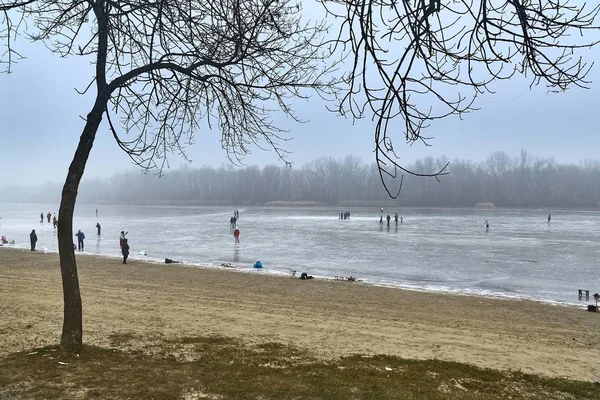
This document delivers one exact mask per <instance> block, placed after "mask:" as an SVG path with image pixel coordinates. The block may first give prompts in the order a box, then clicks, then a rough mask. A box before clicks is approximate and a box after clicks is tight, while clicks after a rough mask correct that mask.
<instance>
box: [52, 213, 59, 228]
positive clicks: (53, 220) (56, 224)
mask: <svg viewBox="0 0 600 400" xmlns="http://www.w3.org/2000/svg"><path fill="white" fill-rule="evenodd" d="M52 225H53V226H54V229H56V227H57V226H58V217H57V216H56V213H54V217H52Z"/></svg>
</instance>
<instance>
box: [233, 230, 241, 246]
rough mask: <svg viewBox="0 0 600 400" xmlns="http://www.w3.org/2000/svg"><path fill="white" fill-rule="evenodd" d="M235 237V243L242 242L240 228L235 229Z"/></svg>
mask: <svg viewBox="0 0 600 400" xmlns="http://www.w3.org/2000/svg"><path fill="white" fill-rule="evenodd" d="M233 237H234V238H235V244H239V243H240V230H239V229H236V230H235V231H233Z"/></svg>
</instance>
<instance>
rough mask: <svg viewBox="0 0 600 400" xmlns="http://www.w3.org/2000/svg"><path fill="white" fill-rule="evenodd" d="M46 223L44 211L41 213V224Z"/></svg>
mask: <svg viewBox="0 0 600 400" xmlns="http://www.w3.org/2000/svg"><path fill="white" fill-rule="evenodd" d="M43 223H44V213H41V214H40V224H43Z"/></svg>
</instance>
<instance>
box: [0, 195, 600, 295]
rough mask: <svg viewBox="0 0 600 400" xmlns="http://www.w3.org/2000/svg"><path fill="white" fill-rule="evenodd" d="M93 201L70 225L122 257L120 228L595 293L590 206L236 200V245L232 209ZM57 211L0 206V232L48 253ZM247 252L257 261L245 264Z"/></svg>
mask: <svg viewBox="0 0 600 400" xmlns="http://www.w3.org/2000/svg"><path fill="white" fill-rule="evenodd" d="M95 209H96V207H95V206H86V205H80V206H77V209H76V210H75V220H74V224H73V229H74V233H75V232H76V231H77V230H78V229H81V230H82V231H83V232H84V233H85V235H86V241H85V249H86V253H92V254H100V255H105V256H114V257H120V248H119V233H120V231H122V230H124V231H128V232H129V233H128V235H127V238H128V239H129V245H130V246H131V251H130V255H131V256H130V258H131V259H146V260H154V261H159V262H162V261H164V259H165V258H167V257H168V258H171V259H173V260H178V261H183V262H185V263H187V264H200V265H211V266H220V265H221V264H222V263H231V264H233V265H235V266H238V267H239V268H240V269H244V270H248V271H252V272H253V273H271V274H280V275H289V274H290V273H289V270H290V269H292V270H297V271H298V273H297V274H298V275H299V274H300V272H307V273H308V274H309V275H313V276H316V277H333V276H350V275H352V276H355V277H358V278H360V279H363V280H364V281H366V282H370V283H374V284H379V285H385V286H399V287H407V288H414V289H424V290H431V291H449V292H455V293H466V294H485V295H494V296H508V297H517V298H533V299H537V300H543V301H553V302H565V303H575V304H576V303H578V299H577V289H579V288H582V289H589V290H591V293H594V292H598V291H600V278H599V276H600V274H599V273H598V272H599V268H598V261H597V260H598V258H599V256H600V231H599V226H600V225H599V224H600V212H590V211H564V210H556V211H548V210H474V209H415V208H397V209H384V225H383V226H380V225H379V213H380V210H379V208H378V207H373V208H348V209H347V208H343V209H342V208H279V207H277V208H267V207H245V208H244V207H240V208H238V209H239V211H240V218H239V219H238V228H239V229H240V232H241V234H240V242H241V243H240V244H239V245H235V244H234V238H233V229H231V228H230V227H229V218H230V217H231V216H232V215H233V210H234V209H233V208H227V207H179V206H177V207H176V206H162V207H161V206H99V207H98V209H99V215H98V217H97V218H96V216H95ZM56 211H58V205H35V204H0V217H1V218H2V219H0V235H6V236H7V237H8V239H9V240H15V241H16V246H17V247H22V248H28V246H29V233H30V232H31V230H32V229H35V230H36V232H37V236H38V244H37V248H38V249H48V250H49V251H56V250H57V238H56V230H55V229H53V228H52V224H49V223H47V222H44V223H43V224H41V223H40V222H39V214H40V213H41V212H43V213H44V215H45V214H47V213H48V212H51V213H54V212H56ZM340 211H350V212H351V219H349V220H340V219H339V213H340ZM396 212H398V214H399V215H402V216H403V217H404V222H403V223H402V224H400V223H399V224H398V227H397V228H396V227H395V226H394V225H395V224H394V221H393V218H392V221H391V226H390V228H388V227H387V226H386V221H385V216H386V215H387V214H388V213H389V214H390V216H392V217H393V215H394V213H396ZM549 212H551V213H552V222H551V223H550V224H548V223H547V216H548V213H549ZM485 220H488V221H489V223H490V230H489V231H488V232H486V230H485V227H484V221H485ZM96 222H99V223H100V224H101V225H102V236H101V237H100V238H98V237H97V236H96V228H95V226H96ZM73 239H74V241H75V242H76V238H75V237H73ZM142 250H144V251H145V252H146V256H143V255H140V254H139V253H140V251H142ZM256 260H260V261H262V263H263V265H264V268H263V270H261V271H255V270H253V269H252V264H254V262H255V261H256ZM0 262H2V259H1V257H0ZM168 267H169V266H168V265H165V268H168Z"/></svg>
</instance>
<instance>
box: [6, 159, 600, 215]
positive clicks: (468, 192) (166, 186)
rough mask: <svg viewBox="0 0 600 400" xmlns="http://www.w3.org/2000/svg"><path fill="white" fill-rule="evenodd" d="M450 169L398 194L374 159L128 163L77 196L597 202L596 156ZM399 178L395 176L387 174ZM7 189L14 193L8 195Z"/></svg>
mask: <svg viewBox="0 0 600 400" xmlns="http://www.w3.org/2000/svg"><path fill="white" fill-rule="evenodd" d="M447 162H448V159H447V157H445V156H442V157H438V158H434V157H425V158H422V159H419V160H417V161H416V162H415V163H414V164H412V165H411V166H410V167H411V168H412V170H414V171H415V172H417V173H422V174H428V173H432V172H434V171H437V170H439V169H440V168H442V167H443V166H444V165H446V163H447ZM447 170H448V171H449V172H450V174H449V175H444V176H441V177H439V181H437V180H436V179H434V178H424V177H417V176H412V175H405V176H404V180H403V182H402V190H401V192H400V196H398V198H397V199H394V200H392V199H390V197H389V196H388V195H387V193H386V191H385V189H384V188H383V186H382V183H381V180H380V177H379V171H378V168H377V165H376V164H375V163H373V164H365V163H363V162H362V161H361V159H360V158H358V157H355V156H346V157H345V158H343V159H334V158H331V157H329V158H327V157H323V158H318V159H316V160H314V161H312V162H309V163H307V164H305V165H304V166H302V167H301V168H289V167H286V166H274V165H268V166H265V167H263V168H259V167H258V166H247V167H244V168H237V167H233V166H231V165H229V166H223V167H221V168H212V167H208V166H204V167H201V168H191V167H189V166H184V167H181V168H179V169H174V170H169V171H166V173H165V176H163V177H161V178H158V177H157V176H155V175H152V174H141V173H139V172H137V171H128V172H124V173H120V174H116V175H113V176H112V177H109V178H102V179H91V180H86V181H84V182H82V184H81V188H80V201H81V202H84V203H90V204H163V203H164V204H166V203H170V204H173V203H174V204H223V205H225V204H227V205H229V204H231V205H263V204H269V203H271V202H293V203H300V204H301V203H308V202H315V203H319V204H324V205H340V206H353V205H354V206H358V205H379V204H394V205H402V206H428V207H473V206H475V205H477V204H478V203H494V204H495V205H496V206H498V207H578V208H592V207H597V206H598V205H599V202H600V161H596V160H585V161H582V162H580V163H578V164H558V163H557V162H556V161H555V160H554V159H553V158H541V157H535V156H532V155H531V154H530V153H528V152H527V151H526V150H522V151H521V153H520V154H519V156H513V157H511V156H509V155H508V154H507V153H506V152H504V151H496V152H493V153H491V154H490V155H489V156H488V157H487V159H486V160H485V161H482V162H474V161H468V160H459V159H455V160H453V161H451V162H450V165H449V167H448V169H447ZM388 184H389V185H392V186H393V185H400V178H396V179H395V180H391V178H390V179H388ZM11 193H13V195H12V196H11ZM2 197H4V199H0V200H3V201H29V202H57V201H58V200H59V199H60V185H59V184H46V185H45V186H43V187H41V188H39V189H35V190H34V189H32V188H28V190H25V191H23V190H22V189H19V190H3V196H2Z"/></svg>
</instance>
